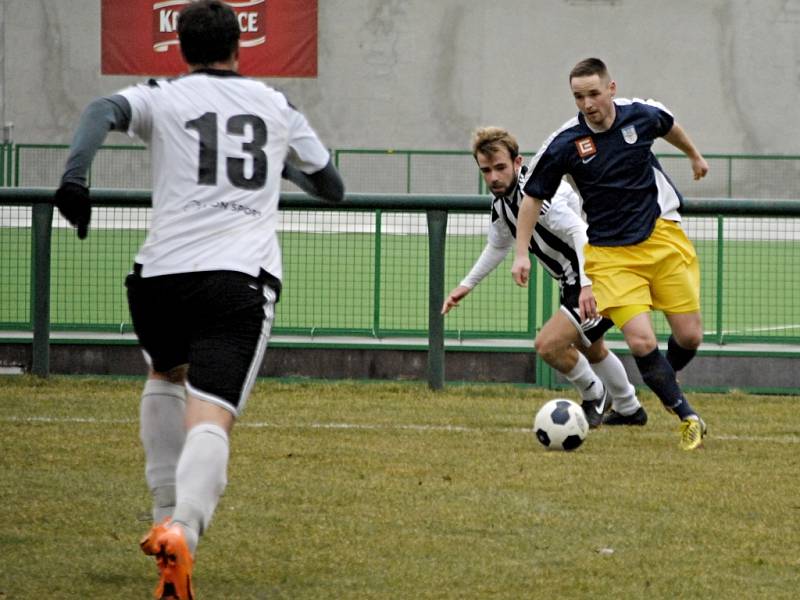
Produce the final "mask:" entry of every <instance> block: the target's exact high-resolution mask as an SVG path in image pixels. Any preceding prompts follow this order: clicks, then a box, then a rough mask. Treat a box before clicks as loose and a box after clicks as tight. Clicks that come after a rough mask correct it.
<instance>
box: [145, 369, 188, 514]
mask: <svg viewBox="0 0 800 600" xmlns="http://www.w3.org/2000/svg"><path fill="white" fill-rule="evenodd" d="M185 398H186V392H185V390H184V388H183V386H182V385H178V384H175V383H170V382H168V381H161V380H158V379H148V380H147V383H146V384H145V386H144V391H143V393H142V402H141V406H140V411H139V438H140V439H141V440H142V446H143V447H144V454H145V469H144V471H145V479H146V480H147V485H148V487H149V488H150V493H151V494H152V496H153V521H154V522H155V523H160V522H161V521H163V520H164V519H165V518H166V517H170V516H172V511H173V510H174V509H175V471H176V469H177V466H178V459H179V458H180V455H181V450H182V449H183V441H184V438H185V437H186V430H185V425H184V411H185V406H186V402H185Z"/></svg>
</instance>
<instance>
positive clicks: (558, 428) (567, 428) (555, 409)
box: [533, 398, 589, 450]
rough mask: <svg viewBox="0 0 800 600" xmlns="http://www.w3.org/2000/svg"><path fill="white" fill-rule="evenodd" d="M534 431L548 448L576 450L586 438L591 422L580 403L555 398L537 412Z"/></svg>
mask: <svg viewBox="0 0 800 600" xmlns="http://www.w3.org/2000/svg"><path fill="white" fill-rule="evenodd" d="M533 432H534V433H535V434H536V439H537V440H539V441H540V442H541V443H542V445H543V446H545V447H546V448H547V449H548V450H575V448H577V447H578V446H580V445H581V444H582V443H583V440H585V439H586V434H587V433H589V423H587V422H586V415H585V414H583V409H582V408H581V407H580V405H578V404H576V403H575V402H573V401H572V400H567V399H566V398H554V399H553V400H550V401H549V402H547V403H545V404H544V406H542V408H540V409H539V412H537V413H536V418H535V419H534V420H533Z"/></svg>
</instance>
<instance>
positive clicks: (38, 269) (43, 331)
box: [31, 202, 53, 377]
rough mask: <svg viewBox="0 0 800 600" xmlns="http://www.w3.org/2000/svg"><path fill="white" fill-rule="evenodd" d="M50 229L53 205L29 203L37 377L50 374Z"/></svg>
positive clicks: (35, 367) (34, 354) (34, 345)
mask: <svg viewBox="0 0 800 600" xmlns="http://www.w3.org/2000/svg"><path fill="white" fill-rule="evenodd" d="M52 232H53V205H52V204H49V203H44V202H37V203H35V204H34V205H33V222H32V230H31V234H32V240H31V246H32V247H31V253H32V254H33V271H34V273H33V293H32V294H31V296H32V298H33V307H32V311H31V312H32V313H33V364H32V366H31V372H32V373H33V374H34V375H38V376H39V377H47V376H48V375H49V374H50V242H51V237H52Z"/></svg>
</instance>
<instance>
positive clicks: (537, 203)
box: [511, 194, 542, 287]
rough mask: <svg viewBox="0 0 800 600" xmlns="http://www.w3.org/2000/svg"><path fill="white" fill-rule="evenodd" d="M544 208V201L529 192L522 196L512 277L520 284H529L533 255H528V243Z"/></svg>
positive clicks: (523, 285) (522, 285) (521, 285)
mask: <svg viewBox="0 0 800 600" xmlns="http://www.w3.org/2000/svg"><path fill="white" fill-rule="evenodd" d="M541 210H542V201H541V200H540V199H539V198H533V197H532V196H528V195H527V194H525V195H523V196H522V202H520V206H519V213H518V214H517V241H516V244H515V251H514V264H513V265H512V267H511V277H513V278H514V282H515V283H516V284H517V285H518V286H520V287H525V286H526V285H528V279H529V278H530V275H531V257H530V256H529V255H528V245H529V244H530V241H531V236H532V235H533V228H534V227H536V222H537V221H538V220H539V211H541Z"/></svg>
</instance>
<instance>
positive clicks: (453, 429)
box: [0, 416, 800, 444]
mask: <svg viewBox="0 0 800 600" xmlns="http://www.w3.org/2000/svg"><path fill="white" fill-rule="evenodd" d="M0 422H3V423H79V424H88V425H136V424H138V422H139V421H138V420H137V419H95V418H94V417H19V416H7V417H0ZM236 427H237V428H240V427H245V428H248V429H331V430H351V431H392V430H393V431H417V432H422V433H424V432H445V433H526V434H530V433H531V429H532V428H531V427H469V426H466V425H414V424H395V425H392V424H383V425H381V424H378V423H297V424H284V425H281V424H278V423H268V422H265V421H256V422H254V423H247V422H245V423H238V424H237V425H236ZM609 429H610V428H603V429H601V430H600V431H608V430H609ZM640 435H646V436H649V437H664V435H663V434H660V433H653V432H650V431H647V430H645V431H641V433H640ZM709 439H711V440H722V441H727V442H769V443H778V444H800V436H797V435H783V436H756V435H725V434H723V435H714V434H710V435H709Z"/></svg>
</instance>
